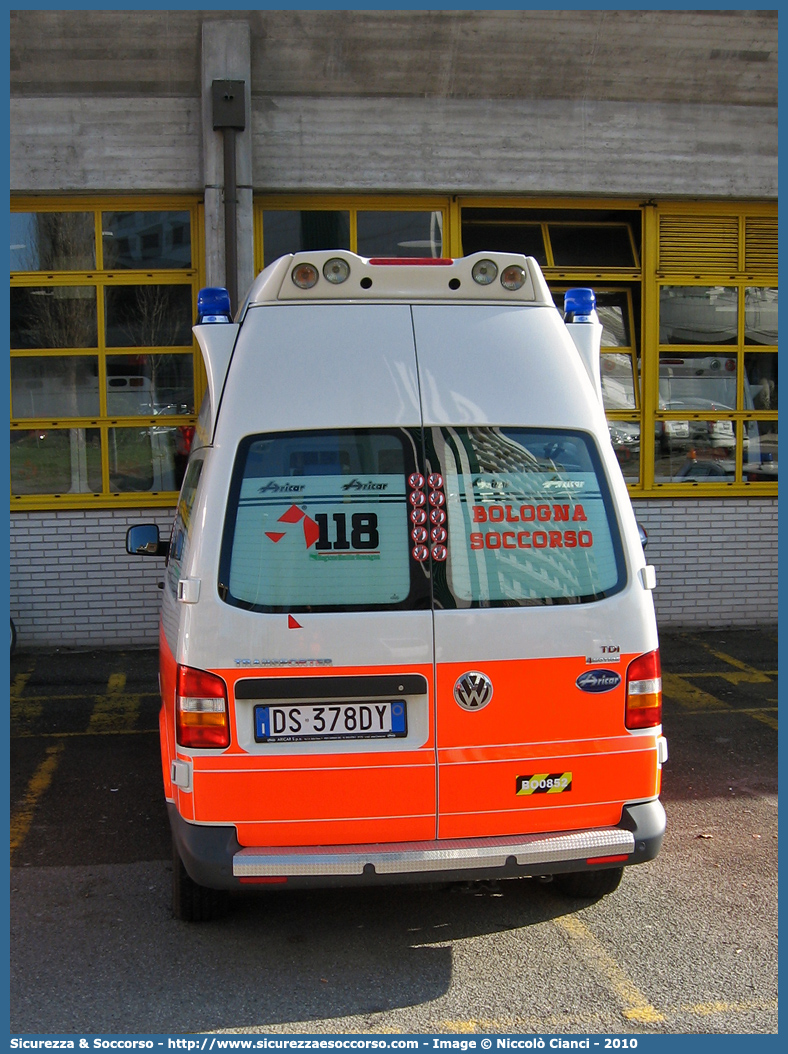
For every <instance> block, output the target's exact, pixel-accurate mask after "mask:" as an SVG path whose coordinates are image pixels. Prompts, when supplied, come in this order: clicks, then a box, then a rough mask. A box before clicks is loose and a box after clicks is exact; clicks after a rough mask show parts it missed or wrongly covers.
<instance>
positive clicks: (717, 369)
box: [659, 352, 752, 411]
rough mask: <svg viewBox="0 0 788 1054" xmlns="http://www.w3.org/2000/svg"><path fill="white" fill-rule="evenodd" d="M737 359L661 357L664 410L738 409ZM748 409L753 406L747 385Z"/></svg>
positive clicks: (689, 355) (690, 355)
mask: <svg viewBox="0 0 788 1054" xmlns="http://www.w3.org/2000/svg"><path fill="white" fill-rule="evenodd" d="M736 382H737V360H736V358H734V357H733V356H732V355H727V356H726V355H703V354H700V353H698V352H687V353H685V354H683V355H671V354H667V355H664V354H663V355H660V357H659V409H660V410H685V409H692V410H708V411H713V410H735V409H736ZM744 409H746V410H750V409H752V400H751V399H750V398H749V390H748V387H747V385H745V406H744Z"/></svg>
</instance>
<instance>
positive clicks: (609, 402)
mask: <svg viewBox="0 0 788 1054" xmlns="http://www.w3.org/2000/svg"><path fill="white" fill-rule="evenodd" d="M599 372H600V377H601V380H602V401H603V403H604V406H605V409H606V410H634V409H635V406H636V405H637V404H636V402H635V374H634V369H633V364H632V356H631V355H617V354H615V353H614V352H609V351H606V352H604V353H603V354H602V356H601V361H600V367H599Z"/></svg>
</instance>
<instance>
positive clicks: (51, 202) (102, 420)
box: [9, 195, 206, 511]
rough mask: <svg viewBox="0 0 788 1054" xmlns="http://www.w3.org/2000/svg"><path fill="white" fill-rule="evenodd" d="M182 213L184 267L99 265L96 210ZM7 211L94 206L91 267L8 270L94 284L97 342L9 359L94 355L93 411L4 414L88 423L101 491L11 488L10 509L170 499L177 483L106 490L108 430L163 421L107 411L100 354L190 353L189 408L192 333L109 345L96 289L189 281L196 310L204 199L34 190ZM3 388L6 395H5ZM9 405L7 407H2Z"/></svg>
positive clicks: (39, 423)
mask: <svg viewBox="0 0 788 1054" xmlns="http://www.w3.org/2000/svg"><path fill="white" fill-rule="evenodd" d="M172 211H179V212H188V213H189V219H190V239H191V266H190V267H188V268H182V269H176V268H167V269H157V268H139V269H137V268H135V269H131V268H123V269H120V268H117V269H108V268H105V267H104V266H103V263H104V260H103V237H102V224H101V214H102V213H104V212H172ZM11 212H12V213H24V212H39V213H40V212H48V213H62V212H87V213H91V212H92V213H93V224H94V238H95V241H94V244H95V253H96V257H95V263H96V266H95V267H93V268H89V269H82V270H73V271H54V270H39V271H15V272H11V276H10V282H11V288H12V289H13V288H25V287H28V288H30V287H39V286H42V285H43V286H46V287H49V288H56V287H58V286H60V287H64V286H68V287H75V286H76V287H83V288H91V289H95V290H96V321H97V344H96V347H92V348H68V349H63V348H60V349H58V348H44V349H37V348H32V349H28V348H19V349H13V350H11V352H10V357H11V359H15V358H39V359H46V358H59V357H62V356H64V355H67V356H69V357H72V356H73V357H78V358H79V357H81V358H96V359H97V360H98V381H97V383H98V387H99V413H98V414H97V415H92V416H87V417H68V418H64V417H62V416H61V417H58V418H27V417H26V418H14V417H13V416H11V419H10V427H11V431H12V432H14V431H19V432H34V431H36V430H39V431H42V432H43V431H47V430H48V431H75V430H82V429H84V430H94V431H97V432H98V433H99V435H100V451H101V482H102V486H101V491H94V492H92V493H87V492H80V493H78V494H57V493H54V492H52V493H47V494H16V495H15V494H13V493H12V494H11V510H12V511H22V510H27V509H69V508H71V509H89V508H95V509H103V508H139V507H144V508H150V507H166V506H173V505H174V504H175V502H176V500H177V494H178V492H177V490H173V491H143V492H140V491H136V492H131V491H130V492H113V491H112V490H111V489H110V461H109V435H110V430H111V429H114V428H122V427H135V426H136V427H142V428H146V427H154V426H156V425H159V426H160V425H161V424H162V418H161V417H155V416H146V415H135V416H123V415H118V414H115V415H112V416H110V415H109V414H108V413H107V372H106V370H107V358H108V357H110V356H122V355H130V354H137V355H139V354H140V353H141V352H143V351H144V353H146V354H153V355H158V354H178V355H184V356H187V355H190V356H191V360H192V375H193V378H194V399H195V411H196V410H197V408H198V407H199V405H200V401H201V399H202V396H203V394H204V392H205V388H206V377H205V370H204V366H203V363H202V356H201V355H200V352H199V348H198V345H197V342H196V340H194V339H192V343H191V348H190V349H189V347H188V345H186V346H177V347H165V346H157V347H155V348H145V349H141V348H140V347H136V346H135V347H131V348H123V347H112V348H108V347H107V344H106V319H105V307H104V296H103V292H104V290H105V289H108V288H112V287H113V286H115V287H119V286H127V285H140V286H143V285H151V286H153V285H156V286H162V285H178V286H185V285H189V286H191V311H192V318H194V317H196V310H197V294H198V292H199V289H200V286H201V284H202V282H203V277H204V274H205V247H204V238H203V228H204V206H203V203H202V200H201V198H199V197H197V196H195V195H188V196H187V195H169V196H167V197H161V196H150V195H146V196H142V195H140V196H136V195H134V196H120V197H106V198H105V197H101V196H93V195H91V196H89V197H88V196H85V197H46V198H43V197H37V196H36V197H34V196H19V197H14V198H13V199H12V201H11ZM10 395H11V393H10V389H9V402H10ZM9 411H10V412H12V408H11V407H9ZM196 419H197V415H196V412H195V413H194V414H178V415H176V414H173V415H167V426H171V427H181V426H183V427H190V426H193V425H194V424H195V423H196Z"/></svg>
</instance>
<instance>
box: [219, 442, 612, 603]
mask: <svg viewBox="0 0 788 1054" xmlns="http://www.w3.org/2000/svg"><path fill="white" fill-rule="evenodd" d="M624 582H625V565H624V559H623V552H622V548H621V543H620V538H619V533H618V526H617V520H616V517H615V515H614V511H613V504H612V500H611V497H610V492H609V490H608V487H607V483H606V480H605V477H604V475H603V472H602V468H601V462H600V459H599V455H598V452H597V450H596V446H595V444H594V441H593V439H592V438H591V437H590V436H588V435H586V434H584V433H580V432H573V431H558V430H544V429H543V430H534V429H522V428H521V429H518V428H496V427H477V428H435V429H432V430H429V431H428V432H426V433H425V434H424V435H422V433H421V432H420V431H419V430H417V429H414V430H407V429H390V430H384V429H352V430H351V429H347V430H334V431H321V432H289V433H276V434H268V435H258V436H249V437H247V438H246V439H245V440H243V441H242V443H241V444H240V446H239V450H238V455H237V458H236V464H235V469H234V473H233V479H232V484H231V490H230V499H229V504H228V509H227V516H226V521H225V530H224V538H223V544H222V556H221V563H220V574H219V593H220V596H221V597H222V599H223V600H225V601H226V602H227V603H229V604H233V605H235V606H238V607H244V608H248V609H250V610H255V611H270V612H284V611H288V612H290V611H292V612H297V611H358V610H369V611H373V610H384V609H398V608H399V609H418V608H425V607H428V606H429V605H430V604H435V605H436V606H437V607H441V608H468V607H495V606H501V607H503V606H512V605H515V606H517V605H529V604H555V603H583V602H588V601H592V600H598V599H601V598H603V597H606V596H610V595H611V594H612V593H615V592H616V591H618V590H619V589H621V588H622V587H623V585H624Z"/></svg>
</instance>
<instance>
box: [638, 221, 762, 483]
mask: <svg viewBox="0 0 788 1054" xmlns="http://www.w3.org/2000/svg"><path fill="white" fill-rule="evenodd" d="M767 220H768V217H763V216H748V215H747V213H746V211H744V210H742V212H741V213H739V214H728V215H719V216H715V215H713V214H712V215H708V216H697V215H691V214H690V215H676V214H670V213H667V214H665V215H664V216H660V221H659V228H658V229H659V264H658V274H657V278H658V301H657V303H658V318H657V320H656V321H657V325H656V327H655V328H656V331H657V334H658V337H657V340H658V344H657V355H658V359H657V363H656V367H657V370H656V372H657V386H656V408H655V409H656V412H655V429H654V483H655V486H656V487H658V488H660V489H661V488H663V487H665V486H667V485H672V484H681V485H682V486H683V487H685V488H686V487H687V486H688V485H690V486H698V487H702V488H704V489H705V488H708V487H709V486H711V485H713V484H719V485H722V486H726V487H730V486H732V487H734V488H736V487H737V485H739V484H741V485H745V486H747V485H750V484H764V483H767V484H768V483H776V482H777V473H778V458H777V392H778V384H777V362H778V358H777V348H778V343H777V341H778V336H777V284H776V243H777V224H776V218H775V219H773V220H772V226H771V228H769V225H768V222H767ZM772 278H774V280H772Z"/></svg>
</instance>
